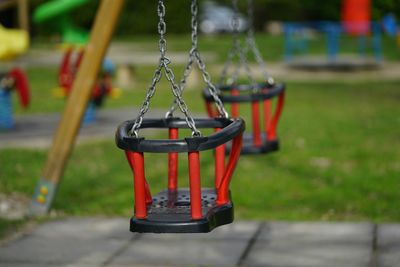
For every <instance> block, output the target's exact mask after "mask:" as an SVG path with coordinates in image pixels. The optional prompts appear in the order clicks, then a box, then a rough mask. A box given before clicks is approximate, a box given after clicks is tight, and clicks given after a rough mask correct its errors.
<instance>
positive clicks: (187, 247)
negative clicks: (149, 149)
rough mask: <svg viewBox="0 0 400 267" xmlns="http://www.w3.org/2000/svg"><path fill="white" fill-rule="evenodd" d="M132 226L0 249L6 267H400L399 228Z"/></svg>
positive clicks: (30, 235)
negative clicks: (164, 230)
mask: <svg viewBox="0 0 400 267" xmlns="http://www.w3.org/2000/svg"><path fill="white" fill-rule="evenodd" d="M128 225H129V220H128V219H127V218H112V219H104V218H67V219H63V220H57V221H51V222H47V223H44V224H41V225H39V226H38V227H36V228H35V229H33V230H31V231H30V232H27V233H24V234H21V235H20V236H19V237H17V238H15V239H14V240H12V241H9V242H7V243H5V244H3V245H2V246H0V266H2V267H3V266H4V267H6V266H13V267H22V266H24V267H25V266H33V267H39V266H43V267H50V266H68V267H72V266H74V267H77V266H86V267H97V266H107V267H122V266H141V267H144V266H147V267H150V266H269V267H275V266H276V267H278V266H282V267H283V266H285V267H314V266H315V267H317V266H318V267H321V266H323V267H350V266H351V267H358V266H360V267H361V266H362V267H367V266H368V267H372V266H382V267H389V266H391V267H398V266H400V225H390V224H387V225H378V226H376V225H373V224H370V223H324V222H313V223H303V222H296V223H287V222H243V221H242V222H240V221H238V222H234V223H233V224H230V225H227V226H223V227H220V228H217V229H215V230H214V231H213V232H211V233H208V234H133V233H130V232H129V231H128Z"/></svg>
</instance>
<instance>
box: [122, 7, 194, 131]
mask: <svg viewBox="0 0 400 267" xmlns="http://www.w3.org/2000/svg"><path fill="white" fill-rule="evenodd" d="M157 14H158V17H159V22H158V33H159V35H160V40H159V43H158V47H159V50H160V60H159V65H158V67H157V69H156V70H155V72H154V75H153V79H152V82H151V84H150V86H149V87H148V89H147V93H146V97H145V100H144V101H143V103H142V106H141V108H140V111H139V114H138V116H137V117H136V119H135V122H134V124H133V126H132V128H131V131H130V132H131V134H132V135H134V136H136V137H137V136H138V133H137V131H138V129H139V128H140V126H141V125H142V122H143V117H144V115H145V114H146V112H147V111H148V110H149V107H150V101H151V98H152V97H153V96H154V94H155V92H156V85H157V83H158V82H159V81H160V79H161V77H162V70H163V69H164V74H165V76H166V78H167V80H168V81H169V82H170V84H171V89H172V93H173V95H174V96H175V99H176V103H177V104H178V106H179V109H180V110H181V111H182V113H183V114H184V115H185V120H186V123H187V125H188V126H189V128H190V129H191V130H192V135H193V136H200V135H201V133H200V131H199V130H197V128H196V124H195V121H194V119H193V117H192V116H191V114H190V113H189V110H188V107H187V105H186V103H185V101H184V100H183V98H182V96H181V90H180V88H179V86H178V85H177V84H176V83H175V75H174V73H173V71H172V69H170V68H169V67H168V64H170V63H171V61H170V60H169V59H168V58H167V57H166V56H165V54H166V52H167V41H166V39H165V33H166V31H167V25H166V23H165V20H164V17H165V5H164V1H163V0H159V1H158V6H157Z"/></svg>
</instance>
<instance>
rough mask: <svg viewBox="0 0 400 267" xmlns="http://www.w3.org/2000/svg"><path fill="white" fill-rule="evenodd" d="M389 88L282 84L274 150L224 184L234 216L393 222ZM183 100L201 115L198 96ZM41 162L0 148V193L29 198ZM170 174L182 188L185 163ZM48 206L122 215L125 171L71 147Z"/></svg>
mask: <svg viewBox="0 0 400 267" xmlns="http://www.w3.org/2000/svg"><path fill="white" fill-rule="evenodd" d="M398 84H399V82H369V83H363V82H350V83H342V82H334V83H332V82H326V83H322V82H321V83H316V82H312V83H306V82H304V83H303V82H302V83H300V82H289V83H288V92H287V101H286V107H285V110H284V114H283V118H282V122H281V124H280V127H279V133H280V139H281V143H282V149H281V151H280V152H279V153H275V154H271V155H264V156H257V157H256V156H250V157H248V156H247V157H244V156H243V157H242V158H241V159H240V162H239V165H238V167H237V171H236V173H235V175H234V178H233V181H232V192H233V197H234V200H235V205H236V214H237V218H240V219H274V220H356V221H357V220H371V221H376V222H383V221H385V222H386V221H399V220H400V210H399V209H398V203H400V194H399V193H398V189H399V188H400V140H399V136H400V116H399V112H398V107H399V104H400V91H399V90H398ZM160 88H162V86H161V87H160ZM140 93H141V94H143V92H140ZM133 94H136V93H132V96H133ZM137 94H139V93H137ZM167 94H169V92H168V91H167V90H165V87H164V88H163V89H162V90H160V91H159V94H158V95H156V98H155V102H154V105H153V106H155V107H157V106H160V105H162V104H163V105H164V106H165V103H166V102H169V101H165V96H166V95H167ZM187 96H188V99H189V101H190V102H191V104H192V106H193V107H194V110H195V111H201V110H202V103H201V102H202V101H201V100H200V98H199V92H198V91H188V92H187ZM121 101H125V100H121ZM126 101H127V100H126ZM132 101H138V100H137V99H132ZM127 102H130V100H129V101H127ZM139 102H140V101H139ZM110 104H111V101H110ZM45 156H46V152H45V151H40V150H26V149H6V150H2V151H0V166H2V167H1V168H0V191H1V192H5V193H9V192H13V191H18V192H22V193H25V194H27V195H31V194H32V193H33V188H34V185H35V183H36V181H37V178H39V175H40V173H41V169H42V166H43V163H44V161H45ZM148 157H149V158H148V159H147V164H148V166H147V167H148V169H147V176H148V179H149V181H150V184H151V188H152V191H153V193H155V192H156V191H157V190H159V189H161V188H162V187H163V186H165V183H166V157H165V156H164V155H150V156H148ZM182 157H183V158H182V162H185V157H184V155H182ZM202 164H203V166H202V167H203V168H202V174H203V180H202V183H203V185H212V173H213V172H212V171H213V168H212V156H211V155H210V154H206V155H204V156H203V157H202ZM180 168H181V169H180V183H181V184H182V185H185V184H187V175H186V172H187V171H186V167H185V164H184V163H182V164H181V165H180ZM54 207H55V209H57V210H59V211H62V212H65V213H66V214H72V215H94V214H106V215H123V216H130V215H131V213H132V207H133V188H132V178H131V172H130V170H129V167H128V164H127V162H126V160H125V158H124V155H123V153H122V151H120V150H119V149H117V148H116V147H115V145H114V141H113V140H108V141H104V142H99V143H91V144H85V145H81V146H79V147H77V148H76V149H75V151H74V153H73V155H72V158H71V160H70V162H69V164H68V168H67V169H66V173H65V176H64V180H63V182H62V184H61V187H60V190H59V193H58V195H57V198H56V201H55V205H54Z"/></svg>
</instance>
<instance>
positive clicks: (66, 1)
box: [33, 0, 90, 44]
mask: <svg viewBox="0 0 400 267" xmlns="http://www.w3.org/2000/svg"><path fill="white" fill-rule="evenodd" d="M88 2H90V0H53V1H49V2H46V3H44V4H43V5H41V6H40V7H38V8H37V9H36V10H35V12H34V14H33V21H34V22H35V23H44V22H48V21H50V20H51V21H52V25H54V26H56V28H57V30H58V32H59V33H60V34H61V35H62V39H63V42H64V43H68V44H86V43H87V41H88V37H89V34H88V32H87V31H86V30H84V29H81V28H78V27H76V26H74V25H73V23H72V21H71V19H70V18H69V17H68V14H69V13H71V12H72V11H73V10H75V9H76V8H78V7H80V6H82V5H84V4H87V3H88Z"/></svg>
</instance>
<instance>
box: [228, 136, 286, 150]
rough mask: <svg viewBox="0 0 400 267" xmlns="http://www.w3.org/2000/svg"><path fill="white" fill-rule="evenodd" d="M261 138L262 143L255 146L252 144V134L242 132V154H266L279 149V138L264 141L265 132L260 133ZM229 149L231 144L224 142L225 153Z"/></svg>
mask: <svg viewBox="0 0 400 267" xmlns="http://www.w3.org/2000/svg"><path fill="white" fill-rule="evenodd" d="M261 139H262V140H263V143H262V145H261V146H255V145H254V144H253V136H252V133H245V134H243V146H242V151H241V154H242V155H257V154H266V153H270V152H275V151H279V139H278V138H277V139H274V140H268V141H265V133H261ZM230 151H231V144H230V143H228V144H226V149H225V154H227V155H229V153H230Z"/></svg>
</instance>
